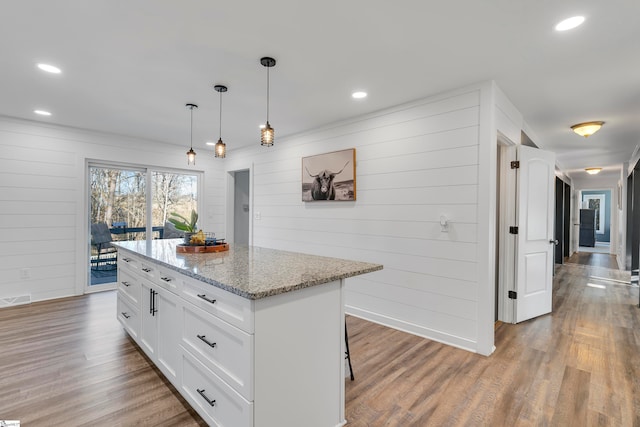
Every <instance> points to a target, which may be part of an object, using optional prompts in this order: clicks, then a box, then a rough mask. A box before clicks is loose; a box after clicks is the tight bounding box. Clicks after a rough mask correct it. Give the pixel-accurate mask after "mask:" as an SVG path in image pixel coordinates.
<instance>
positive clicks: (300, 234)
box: [226, 83, 519, 354]
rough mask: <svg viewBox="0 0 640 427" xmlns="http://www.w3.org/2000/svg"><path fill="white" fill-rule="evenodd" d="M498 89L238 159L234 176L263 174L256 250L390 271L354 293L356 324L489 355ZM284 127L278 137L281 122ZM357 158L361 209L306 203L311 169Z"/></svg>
mask: <svg viewBox="0 0 640 427" xmlns="http://www.w3.org/2000/svg"><path fill="white" fill-rule="evenodd" d="M493 88H494V86H493V84H492V83H489V84H484V85H478V86H473V87H469V88H465V89H461V90H458V91H454V92H450V93H447V94H442V95H438V96H434V97H431V98H428V99H425V100H422V101H418V102H414V103H411V104H407V105H402V106H398V107H395V108H391V109H388V110H384V111H381V112H378V113H375V114H371V115H368V116H365V117H362V118H359V119H355V120H350V121H345V122H341V123H337V124H333V125H331V126H327V127H324V128H322V129H318V130H315V131H310V132H306V133H304V134H301V135H298V136H294V137H290V138H287V139H276V143H275V146H274V147H271V148H264V147H260V146H259V145H257V146H256V147H252V148H249V149H245V150H236V151H232V152H230V153H229V155H228V156H227V159H226V167H227V169H228V170H237V169H243V168H248V167H250V166H251V165H253V182H254V184H253V195H252V196H253V201H254V205H253V213H254V218H253V230H254V235H253V239H254V245H256V246H265V247H271V248H277V249H284V250H292V251H300V252H306V253H313V254H318V255H326V256H335V257H342V258H348V259H355V260H362V261H369V262H376V263H381V264H384V270H383V271H380V272H376V273H373V274H368V275H365V276H360V277H356V278H351V279H349V280H348V281H347V294H346V303H347V311H348V312H349V313H351V314H355V315H358V316H361V317H364V318H367V319H370V320H373V321H376V322H379V323H382V324H386V325H389V326H392V327H395V328H398V329H402V330H407V331H410V332H412V333H415V334H418V335H421V336H425V337H428V338H432V339H435V340H439V341H442V342H446V343H449V344H452V345H455V346H459V347H462V348H466V349H469V350H472V351H478V352H480V353H483V354H489V353H490V352H491V351H492V349H493V330H492V324H493V307H494V306H493V295H494V294H493V287H494V285H493V283H494V281H493V276H492V274H493V269H494V265H493V263H492V262H489V260H490V259H491V260H493V252H492V251H490V250H489V247H490V246H492V245H493V239H494V238H495V237H494V235H495V233H493V232H492V230H493V229H494V224H492V223H491V221H493V222H495V219H490V217H491V215H492V214H491V212H493V215H495V173H496V172H495V159H496V132H495V125H494V123H495V113H494V110H493V106H494V105H495V104H494V101H493V99H494V95H493V94H494V93H493ZM489 105H490V107H489ZM481 123H482V124H481ZM273 124H274V127H275V129H276V132H278V126H277V118H276V117H274V118H273ZM518 136H519V132H518ZM276 138H277V133H276ZM490 147H492V148H490ZM346 148H355V149H356V159H357V171H356V175H357V201H355V202H306V203H304V202H302V201H301V174H302V170H301V158H302V157H304V156H310V155H315V154H320V153H325V152H330V151H335V150H341V149H346ZM491 162H493V163H492V164H491ZM492 182H493V184H492ZM492 192H493V193H492ZM492 198H493V201H491V199H492ZM258 215H259V217H260V218H261V219H259V220H257V219H255V218H256V217H257V216H258ZM441 215H445V216H446V217H447V218H449V220H450V226H449V232H448V233H443V232H441V231H440V224H439V221H440V216H441ZM301 274H304V272H301Z"/></svg>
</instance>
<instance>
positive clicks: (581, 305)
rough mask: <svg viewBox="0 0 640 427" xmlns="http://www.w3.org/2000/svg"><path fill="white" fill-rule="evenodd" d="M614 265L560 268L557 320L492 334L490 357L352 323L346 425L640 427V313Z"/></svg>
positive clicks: (604, 259) (601, 261) (600, 260)
mask: <svg viewBox="0 0 640 427" xmlns="http://www.w3.org/2000/svg"><path fill="white" fill-rule="evenodd" d="M614 263H615V257H612V256H609V255H605V254H589V253H585V254H580V256H579V257H575V258H573V263H567V264H564V265H560V266H558V267H557V270H556V276H555V278H554V299H553V313H552V314H550V315H546V316H542V317H540V318H537V319H533V320H530V321H527V322H523V323H520V324H518V325H511V324H502V325H501V326H499V327H498V329H497V330H496V347H497V350H496V351H495V353H494V354H493V355H492V356H490V357H488V358H485V357H482V356H478V355H476V354H470V353H467V352H465V351H463V350H458V349H455V348H452V347H448V346H444V345H441V344H438V343H436V342H433V341H429V340H424V339H420V338H417V337H414V336H411V335H408V334H404V333H402V332H399V331H394V330H391V329H388V328H384V327H382V326H378V325H372V324H371V323H368V322H365V321H362V320H360V319H357V318H353V317H350V318H349V319H348V325H349V334H350V337H349V338H350V344H351V346H352V353H353V355H352V359H353V363H354V372H355V375H356V380H355V381H354V382H349V381H347V416H348V419H349V420H350V421H351V422H350V423H349V424H348V426H350V427H364V426H389V425H390V426H416V427H417V426H420V427H422V426H536V425H547V426H636V425H640V383H638V380H637V379H638V378H640V358H638V357H637V354H638V351H639V350H640V332H638V331H640V310H639V309H638V308H637V306H636V304H637V303H638V288H637V287H632V286H630V285H629V284H628V281H629V273H628V272H622V271H619V270H613V269H609V268H607V267H608V266H611V265H613V264H614Z"/></svg>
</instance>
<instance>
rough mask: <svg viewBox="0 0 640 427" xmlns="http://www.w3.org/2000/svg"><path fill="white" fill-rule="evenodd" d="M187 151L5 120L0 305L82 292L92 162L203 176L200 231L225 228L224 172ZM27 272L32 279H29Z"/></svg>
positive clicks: (1, 132) (0, 137) (1, 133)
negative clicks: (193, 163)
mask: <svg viewBox="0 0 640 427" xmlns="http://www.w3.org/2000/svg"><path fill="white" fill-rule="evenodd" d="M206 157H207V156H204V155H202V156H199V158H198V164H197V167H187V166H186V157H185V155H184V149H183V148H182V147H179V146H175V145H173V146H172V145H167V144H162V143H157V142H152V141H143V140H138V139H131V138H125V137H120V136H116V135H108V134H100V133H94V132H87V131H81V130H76V129H70V128H64V127H57V126H49V125H44V124H38V123H35V122H28V121H20V120H15V119H10V118H2V117H0V300H3V301H4V304H3V305H6V303H7V301H10V300H11V298H12V297H16V296H21V295H30V297H31V300H32V301H37V300H44V299H51V298H59V297H64V296H70V295H77V294H80V293H82V292H83V291H84V286H85V284H86V282H87V269H88V261H87V259H88V258H87V257H88V250H89V234H88V228H89V225H88V214H87V209H88V208H87V206H88V204H87V201H86V200H87V195H86V184H85V182H86V173H87V161H88V160H87V159H93V160H98V161H100V162H115V163H126V164H137V165H142V166H161V167H164V168H174V169H176V170H178V169H179V170H189V171H202V170H206V174H205V175H204V178H205V179H204V185H203V186H202V188H203V191H204V194H202V195H201V196H202V197H203V199H204V200H205V202H204V203H203V204H202V208H203V209H204V210H205V212H204V214H203V213H202V212H201V214H203V215H201V217H202V220H201V224H200V225H201V227H203V228H205V229H222V228H223V224H224V212H225V211H224V203H225V198H224V190H225V188H224V171H223V170H222V165H221V164H220V163H214V161H213V160H209V159H207V158H206ZM210 157H212V156H210ZM24 269H27V272H28V276H29V277H24Z"/></svg>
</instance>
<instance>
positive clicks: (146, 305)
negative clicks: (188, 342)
mask: <svg viewBox="0 0 640 427" xmlns="http://www.w3.org/2000/svg"><path fill="white" fill-rule="evenodd" d="M140 285H141V286H140V288H141V289H142V296H141V298H140V299H141V300H142V310H141V313H140V317H141V318H142V322H141V325H140V342H139V344H140V346H141V347H142V349H143V350H144V352H145V353H147V356H149V357H151V358H152V359H154V356H155V354H156V345H157V341H158V317H157V316H156V312H157V309H156V300H157V298H156V292H157V289H156V287H155V286H154V285H153V284H151V283H150V282H149V281H147V280H141V282H140Z"/></svg>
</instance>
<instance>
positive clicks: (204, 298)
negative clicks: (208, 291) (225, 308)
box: [198, 294, 216, 304]
mask: <svg viewBox="0 0 640 427" xmlns="http://www.w3.org/2000/svg"><path fill="white" fill-rule="evenodd" d="M198 298H202V299H203V300H205V301H206V302H210V303H211V304H215V303H216V300H214V299H210V298H207V296H206V295H205V294H198Z"/></svg>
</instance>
